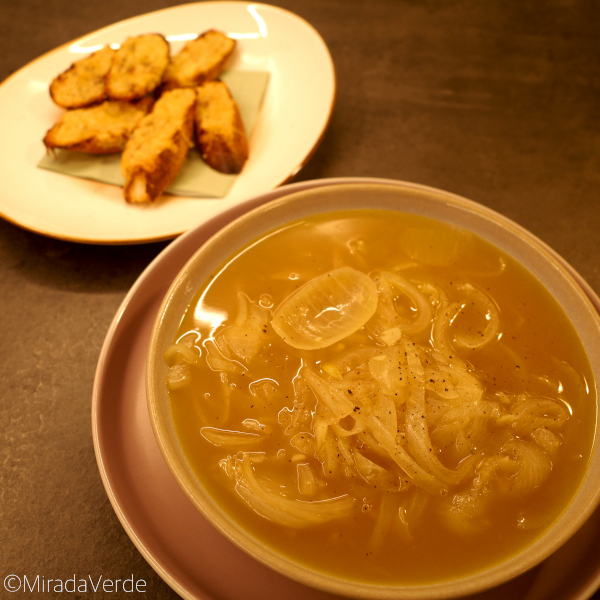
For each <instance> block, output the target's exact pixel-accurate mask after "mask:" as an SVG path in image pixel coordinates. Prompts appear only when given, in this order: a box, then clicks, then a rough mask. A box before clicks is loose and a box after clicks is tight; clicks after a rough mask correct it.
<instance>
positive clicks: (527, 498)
mask: <svg viewBox="0 0 600 600" xmlns="http://www.w3.org/2000/svg"><path fill="white" fill-rule="evenodd" d="M165 360H166V361H167V363H168V365H169V377H168V381H167V384H168V386H169V390H170V397H171V407H172V412H173V415H174V420H175V425H176V429H177V432H178V435H179V438H180V440H181V443H182V445H183V447H184V450H185V452H186V455H187V457H188V459H189V461H190V463H191V465H192V467H193V469H194V470H195V472H196V473H197V476H198V478H199V479H200V480H201V481H202V482H203V484H204V485H205V487H206V488H207V489H208V491H209V492H210V493H211V494H212V495H213V496H214V497H215V498H216V499H217V501H218V503H219V505H220V506H221V507H222V508H223V510H224V511H225V512H226V513H227V514H229V515H231V516H232V518H234V519H235V520H236V521H237V522H238V523H239V524H240V525H241V526H242V527H244V528H245V529H246V530H248V531H250V532H252V534H253V535H254V536H255V537H257V538H258V539H260V540H262V541H263V542H264V543H265V544H266V545H268V546H270V547H273V548H276V549H277V550H278V551H279V552H281V553H282V554H283V555H286V556H289V557H292V558H293V559H295V560H298V561H300V562H302V563H304V564H306V565H309V566H311V567H313V568H316V569H318V570H321V571H324V572H327V573H329V574H337V575H341V576H344V577H350V578H352V579H355V580H360V581H367V582H378V583H431V582H434V581H439V580H443V579H445V578H448V577H450V576H452V577H454V576H459V575H466V574H469V573H472V572H473V571H475V570H478V569H480V568H482V567H484V566H488V565H491V564H493V563H495V562H497V561H499V560H502V559H503V558H506V557H507V556H508V555H510V554H512V553H514V552H516V551H517V550H518V549H520V548H522V547H523V546H525V545H527V544H529V543H531V542H532V541H533V540H534V539H535V538H536V537H537V536H539V535H540V534H541V533H542V532H543V531H544V530H545V529H546V528H547V527H548V526H549V525H550V524H551V523H552V521H553V520H554V519H555V518H556V517H557V516H558V515H559V514H560V512H561V511H562V510H563V509H564V508H565V506H566V504H567V503H568V502H569V498H570V497H572V495H573V494H574V492H575V491H576V489H577V486H578V485H579V484H580V482H581V479H582V476H583V474H584V472H585V469H586V467H587V463H588V459H589V456H590V452H591V447H592V444H593V435H594V431H593V425H594V422H595V385H594V383H593V381H592V379H591V370H590V367H589V363H588V362H587V358H586V356H585V354H584V351H583V349H582V347H581V344H580V341H579V339H578V337H577V335H576V334H575V332H574V330H573V328H572V326H571V324H570V323H569V321H568V320H567V318H566V317H565V315H564V313H563V312H562V310H561V309H560V307H559V306H558V305H557V304H556V302H555V301H554V299H553V298H552V297H551V296H550V295H549V294H548V293H547V292H546V291H545V290H544V289H543V288H542V286H541V285H540V284H539V282H538V281H537V280H535V279H534V278H533V277H532V276H531V275H530V274H528V273H527V272H526V271H525V270H524V269H523V268H522V267H520V265H519V264H517V263H516V262H515V261H514V260H513V259H511V258H510V257H508V256H506V255H505V254H502V253H500V252H499V251H498V250H497V249H496V248H494V247H493V246H491V245H489V244H488V243H487V242H484V241H483V240H481V239H479V238H478V237H476V236H474V235H472V234H470V233H468V232H465V231H463V230H460V229H456V228H453V227H450V226H446V225H440V224H439V223H436V222H434V221H432V220H429V219H426V218H423V217H417V216H411V215H405V214H401V213H394V212H388V211H345V212H336V213H329V214H326V215H320V216H316V217H311V218H308V219H303V220H300V221H297V222H294V223H292V224H291V225H287V226H285V227H282V228H281V229H278V230H276V231H274V232H271V233H269V234H268V235H265V236H263V237H262V238H261V239H259V240H257V241H256V242H255V243H253V244H250V245H248V246H247V247H246V248H244V249H243V250H242V251H240V252H239V253H238V254H237V255H236V256H234V257H232V258H231V259H230V260H229V261H228V262H227V263H226V264H225V265H223V267H222V268H221V269H220V270H219V271H218V272H217V273H215V274H214V277H213V278H211V280H210V281H208V282H207V283H206V285H205V286H204V287H203V288H202V289H200V290H198V292H197V293H196V295H195V297H194V299H193V301H192V302H191V304H190V306H189V308H188V310H187V312H186V313H185V315H183V319H182V322H181V325H180V328H179V331H178V334H177V339H176V340H174V344H173V346H172V347H171V348H170V349H169V350H168V351H167V353H166V354H165Z"/></svg>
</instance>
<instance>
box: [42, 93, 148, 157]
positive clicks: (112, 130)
mask: <svg viewBox="0 0 600 600" xmlns="http://www.w3.org/2000/svg"><path fill="white" fill-rule="evenodd" d="M152 104H153V100H152V99H151V98H149V97H148V98H143V99H142V100H139V101H138V102H125V101H122V100H106V101H105V102H102V103H101V104H96V105H94V106H90V107H87V108H76V109H73V110H68V111H66V112H65V113H64V114H63V115H62V117H61V118H60V119H59V121H58V122H57V123H56V124H55V125H54V126H53V127H52V128H51V129H49V130H48V132H47V133H46V136H45V137H44V144H45V146H46V148H48V149H49V150H52V149H54V148H62V149H65V150H74V151H78V152H85V153H86V154H112V153H114V152H121V151H122V150H123V148H125V144H126V142H127V140H128V139H129V137H130V136H131V134H132V132H133V130H134V129H135V128H136V127H137V125H138V123H139V122H140V121H141V120H142V118H143V117H144V116H145V115H146V114H147V113H148V112H149V111H150V109H151V108H152Z"/></svg>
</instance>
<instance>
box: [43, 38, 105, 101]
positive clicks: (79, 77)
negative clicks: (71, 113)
mask: <svg viewBox="0 0 600 600" xmlns="http://www.w3.org/2000/svg"><path fill="white" fill-rule="evenodd" d="M114 56H115V51H114V50H113V49H112V48H111V47H110V46H105V47H104V48H102V49H101V50H98V51H97V52H94V53H93V54H91V55H90V56H86V57H85V58H82V59H80V60H78V61H76V62H74V63H73V64H72V65H71V66H70V67H69V68H68V69H67V70H66V71H64V72H63V73H61V74H60V75H58V76H57V77H55V78H54V79H53V80H52V83H50V96H51V98H52V100H54V102H55V104H58V106H62V107H63V108H82V107H84V106H89V105H90V104H96V103H98V102H102V101H103V100H106V86H105V83H104V80H105V78H106V74H107V73H108V72H109V71H110V68H111V66H112V63H113V59H114Z"/></svg>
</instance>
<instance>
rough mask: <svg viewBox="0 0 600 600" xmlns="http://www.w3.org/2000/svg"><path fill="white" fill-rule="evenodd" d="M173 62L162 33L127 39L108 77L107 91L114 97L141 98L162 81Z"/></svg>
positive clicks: (125, 98) (117, 98)
mask: <svg viewBox="0 0 600 600" xmlns="http://www.w3.org/2000/svg"><path fill="white" fill-rule="evenodd" d="M168 64H169V43H168V42H167V40H166V39H165V38H164V37H163V36H162V35H160V34H158V33H150V34H147V35H138V36H136V37H130V38H127V39H126V40H125V42H124V43H123V44H122V46H121V47H120V48H119V49H118V50H117V51H116V53H115V58H114V61H113V64H112V67H111V68H110V70H109V72H108V74H107V76H106V92H107V94H108V96H109V98H112V99H114V100H137V99H138V98H142V97H143V96H145V95H146V94H149V93H151V92H153V91H154V90H155V89H156V88H157V87H158V85H159V84H160V83H161V81H162V78H163V75H164V73H165V70H166V68H167V65H168Z"/></svg>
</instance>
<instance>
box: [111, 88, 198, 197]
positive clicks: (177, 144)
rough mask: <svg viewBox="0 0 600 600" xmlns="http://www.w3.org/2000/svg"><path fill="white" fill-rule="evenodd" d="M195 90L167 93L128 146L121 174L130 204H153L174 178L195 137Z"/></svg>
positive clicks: (125, 194) (143, 121) (131, 138)
mask: <svg viewBox="0 0 600 600" xmlns="http://www.w3.org/2000/svg"><path fill="white" fill-rule="evenodd" d="M195 103H196V93H195V91H194V90H193V89H175V90H171V91H168V92H165V93H164V94H163V95H162V96H161V97H160V99H159V100H157V102H156V104H155V105H154V108H153V110H152V112H151V113H150V114H149V115H147V116H146V117H144V118H143V119H142V120H141V122H140V124H139V125H138V127H137V128H136V129H135V131H134V132H133V135H132V136H131V137H130V138H129V141H128V142H127V144H126V145H125V150H124V151H123V156H122V157H121V171H122V173H123V176H124V177H125V185H124V187H123V194H124V196H125V199H126V200H127V201H128V202H133V203H140V202H152V201H153V200H155V199H156V198H158V196H160V195H161V194H162V193H163V191H164V190H165V188H166V187H167V186H168V185H169V184H170V183H171V182H172V181H173V180H174V179H175V177H176V176H177V174H178V173H179V170H180V169H181V167H182V166H183V163H184V161H185V158H186V156H187V153H188V150H189V148H190V146H191V145H192V138H193V134H194V106H195Z"/></svg>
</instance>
